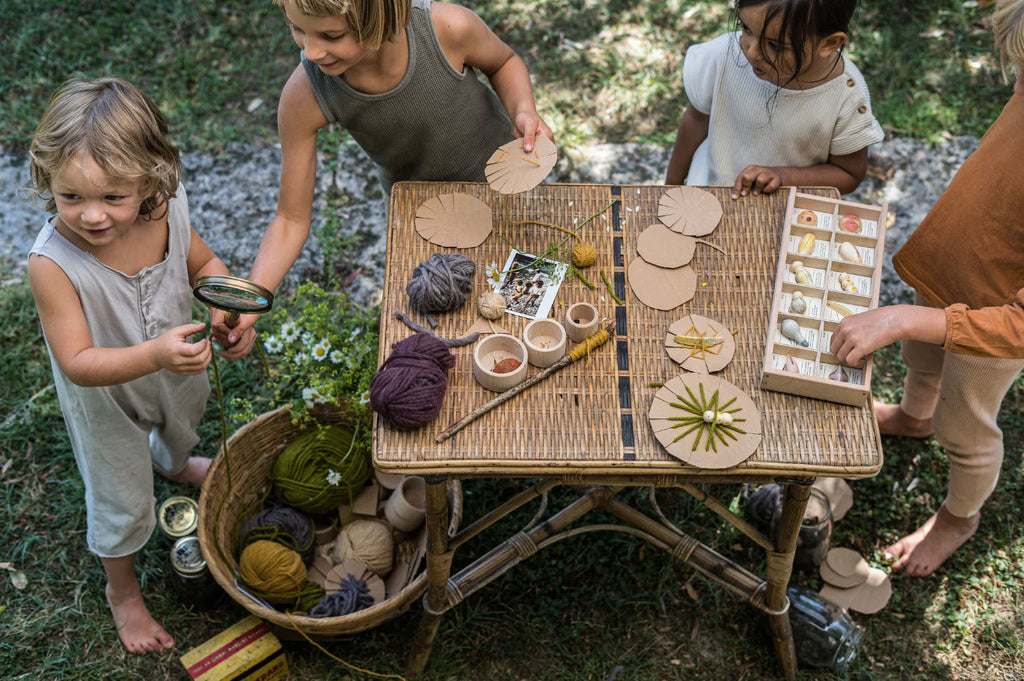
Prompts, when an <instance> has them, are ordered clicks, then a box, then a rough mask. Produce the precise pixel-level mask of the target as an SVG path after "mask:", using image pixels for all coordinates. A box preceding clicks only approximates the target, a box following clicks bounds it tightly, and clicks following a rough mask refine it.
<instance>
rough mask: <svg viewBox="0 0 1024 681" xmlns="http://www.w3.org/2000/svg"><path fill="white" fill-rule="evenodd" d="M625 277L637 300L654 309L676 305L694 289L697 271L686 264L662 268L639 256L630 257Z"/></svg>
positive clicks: (693, 292)
mask: <svg viewBox="0 0 1024 681" xmlns="http://www.w3.org/2000/svg"><path fill="white" fill-rule="evenodd" d="M626 278H627V279H629V287H630V288H631V289H633V294H634V295H636V297H637V298H639V299H640V302H641V303H643V304H644V305H646V306H647V307H653V308H654V309H656V310H671V309H672V308H675V307H679V306H680V305H682V304H683V303H685V302H687V301H688V300H690V299H691V298H693V295H694V294H695V293H696V292H697V273H696V272H694V271H693V268H692V267H690V266H689V265H685V266H683V267H676V268H674V269H666V268H664V267H658V266H656V265H652V264H651V263H649V262H647V261H646V260H644V259H643V258H633V260H632V261H630V263H629V267H628V268H627V269H626Z"/></svg>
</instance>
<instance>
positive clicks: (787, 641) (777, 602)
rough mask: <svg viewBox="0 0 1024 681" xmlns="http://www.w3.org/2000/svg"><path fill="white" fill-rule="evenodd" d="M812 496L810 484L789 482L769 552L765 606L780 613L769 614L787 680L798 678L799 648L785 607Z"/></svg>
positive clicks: (773, 637) (777, 652)
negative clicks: (801, 527)
mask: <svg viewBox="0 0 1024 681" xmlns="http://www.w3.org/2000/svg"><path fill="white" fill-rule="evenodd" d="M810 496H811V483H810V482H809V481H808V482H803V481H790V482H787V483H786V485H785V488H784V492H783V496H782V515H781V516H780V518H779V524H778V527H777V529H776V534H775V551H769V552H768V577H767V582H768V587H767V590H766V593H765V605H766V606H767V607H768V609H769V610H772V611H776V612H778V613H779V614H774V615H773V614H769V615H768V623H769V625H770V626H771V631H772V639H773V640H774V642H775V653H776V655H777V656H778V658H779V664H780V665H781V666H782V673H783V674H784V675H785V677H786V678H787V679H792V678H795V677H796V666H797V665H796V648H795V647H794V646H793V630H792V629H791V628H790V625H789V613H788V611H783V608H784V607H785V604H786V588H787V587H788V586H789V577H790V575H791V574H792V572H793V556H794V554H795V553H796V542H797V538H798V537H799V535H800V525H801V524H802V523H803V518H804V510H805V509H806V507H807V499H808V498H809V497H810Z"/></svg>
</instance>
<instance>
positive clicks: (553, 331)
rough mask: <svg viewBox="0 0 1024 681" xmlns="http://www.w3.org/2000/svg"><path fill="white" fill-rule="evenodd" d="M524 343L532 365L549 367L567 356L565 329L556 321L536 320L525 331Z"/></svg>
mask: <svg viewBox="0 0 1024 681" xmlns="http://www.w3.org/2000/svg"><path fill="white" fill-rule="evenodd" d="M523 343H525V344H526V356H527V358H528V359H529V360H530V364H532V365H533V366H535V367H540V368H542V369H543V368H546V367H549V366H551V365H552V364H554V363H555V362H557V361H558V360H560V359H562V357H563V356H564V355H565V328H564V327H563V326H562V325H561V324H559V323H558V322H557V321H556V320H554V319H534V320H533V321H532V322H530V323H529V324H527V325H526V328H525V329H523Z"/></svg>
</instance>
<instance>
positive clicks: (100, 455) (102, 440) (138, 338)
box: [30, 186, 210, 558]
mask: <svg viewBox="0 0 1024 681" xmlns="http://www.w3.org/2000/svg"><path fill="white" fill-rule="evenodd" d="M168 211H169V214H168V230H169V234H168V243H167V254H166V256H165V258H164V260H163V261H162V262H160V263H157V264H156V265H154V266H153V267H146V268H144V269H143V270H142V271H140V272H139V273H138V274H136V275H134V276H128V275H126V274H124V273H123V272H119V271H117V270H115V269H113V268H110V267H108V266H106V265H104V264H103V263H101V262H100V261H99V260H97V259H96V258H95V257H94V256H93V255H92V254H91V253H87V252H85V251H83V250H81V249H79V248H78V247H77V246H75V245H74V244H72V243H71V242H70V241H69V240H68V239H66V238H65V237H64V236H62V235H61V234H60V233H59V232H58V231H57V230H56V229H54V227H53V225H52V224H51V220H50V219H48V220H47V222H46V224H45V226H44V227H43V229H42V230H41V231H40V232H39V236H37V237H36V241H35V244H34V245H33V246H32V249H31V251H30V253H33V254H37V255H40V256H43V257H46V258H49V259H50V260H52V261H53V262H55V263H56V264H57V265H58V266H59V267H60V268H61V269H62V270H63V271H64V273H65V274H66V275H67V276H68V279H70V280H71V283H72V285H74V287H75V291H76V292H77V293H78V298H79V300H80V301H81V303H82V310H83V311H84V312H85V319H86V322H87V323H88V325H89V333H90V335H91V336H92V342H93V344H94V345H95V346H96V347H106V348H119V347H130V346H133V345H138V344H139V343H142V342H143V341H147V340H149V339H151V338H156V337H157V336H159V335H160V334H162V333H164V332H165V331H168V330H169V329H172V328H174V327H176V326H181V325H182V324H187V323H189V322H190V321H191V319H192V290H191V288H190V286H189V280H188V266H187V258H188V250H189V244H190V243H191V225H190V222H189V215H188V200H187V198H186V196H185V190H184V187H180V186H179V188H178V195H177V197H175V198H174V199H171V201H170V205H169V208H168ZM51 219H52V218H51ZM47 350H48V351H49V350H50V345H49V341H47ZM50 365H51V366H52V367H53V378H54V384H55V385H56V388H57V397H58V399H59V400H60V407H61V411H62V412H63V414H64V422H65V423H66V424H67V429H68V434H69V435H70V438H71V447H72V449H73V450H74V452H75V461H76V462H77V464H78V470H79V471H80V472H81V474H82V479H83V480H84V481H85V508H86V518H87V524H88V532H87V534H86V539H87V541H88V544H89V548H90V550H92V551H93V552H94V553H96V554H97V555H99V556H100V557H103V558H118V557H121V556H126V555H129V554H132V553H134V552H136V551H138V550H139V549H140V548H142V546H143V545H144V544H145V543H146V541H147V540H148V539H149V537H150V535H151V534H152V533H153V527H154V526H155V524H156V514H155V512H154V499H153V466H156V467H157V468H159V469H160V470H162V471H165V472H167V473H170V474H176V473H179V472H181V471H182V470H183V469H184V468H185V465H186V464H187V463H188V457H189V455H190V452H191V450H192V447H194V446H195V445H196V443H198V442H199V437H198V436H197V435H196V434H195V428H196V426H197V425H198V423H199V420H200V419H201V418H202V415H203V411H204V409H205V407H206V399H207V397H208V396H209V394H210V383H209V379H208V378H207V376H206V374H205V373H202V374H199V375H197V376H179V375H178V374H174V373H172V372H170V371H167V370H166V369H161V370H160V371H157V372H155V373H152V374H149V375H147V376H142V377H141V378H137V379H135V380H134V381H129V382H127V383H122V384H120V385H111V386H104V387H83V386H80V385H75V384H74V383H72V382H71V381H70V380H69V379H68V377H67V376H65V375H64V372H63V371H61V368H60V366H59V365H58V364H57V362H56V360H55V359H54V358H53V352H52V351H50Z"/></svg>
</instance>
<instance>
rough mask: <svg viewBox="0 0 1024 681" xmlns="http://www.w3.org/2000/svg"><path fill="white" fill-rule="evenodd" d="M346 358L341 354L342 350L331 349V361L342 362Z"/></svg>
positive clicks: (334, 362)
mask: <svg viewBox="0 0 1024 681" xmlns="http://www.w3.org/2000/svg"><path fill="white" fill-rule="evenodd" d="M343 359H345V358H344V356H342V354H341V350H331V363H332V364H341V361H342V360H343Z"/></svg>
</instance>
